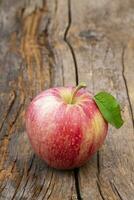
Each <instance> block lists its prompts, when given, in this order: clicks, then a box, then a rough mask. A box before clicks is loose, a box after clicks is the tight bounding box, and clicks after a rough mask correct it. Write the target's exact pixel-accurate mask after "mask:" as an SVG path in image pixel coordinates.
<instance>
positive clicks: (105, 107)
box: [94, 92, 124, 128]
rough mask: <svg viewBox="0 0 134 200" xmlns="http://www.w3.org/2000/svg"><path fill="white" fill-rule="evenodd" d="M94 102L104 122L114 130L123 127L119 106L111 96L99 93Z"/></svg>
mask: <svg viewBox="0 0 134 200" xmlns="http://www.w3.org/2000/svg"><path fill="white" fill-rule="evenodd" d="M94 100H95V102H96V104H97V106H98V107H99V110H100V112H101V113H102V115H103V117H104V119H105V120H106V121H108V122H109V123H110V124H112V125H113V126H115V127H116V128H120V127H121V126H122V125H123V123H124V122H123V120H122V117H121V108H120V105H119V103H118V102H117V100H116V99H115V98H114V97H113V96H112V95H111V94H109V93H107V92H99V93H98V94H96V95H95V96H94Z"/></svg>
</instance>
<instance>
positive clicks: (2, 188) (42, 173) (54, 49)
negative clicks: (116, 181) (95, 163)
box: [0, 0, 77, 200]
mask: <svg viewBox="0 0 134 200" xmlns="http://www.w3.org/2000/svg"><path fill="white" fill-rule="evenodd" d="M7 10H8V13H9V14H10V17H9V18H8V20H7V18H6V17H7ZM62 10H64V13H63V15H61V13H62ZM0 20H1V22H2V26H3V27H2V30H1V31H0V35H1V38H0V51H1V55H0V91H1V94H0V102H1V105H2V106H1V107H0V112H1V116H0V119H1V120H0V122H1V124H0V131H1V132H0V156H1V160H0V199H1V200H5V199H9V200H13V199H16V200H18V199H31V200H34V199H38V200H40V199H48V198H49V199H55V200H57V199H58V200H62V199H77V194H76V191H75V178H74V171H71V170H70V171H64V172H62V171H58V170H54V169H51V168H49V167H48V166H47V165H46V164H45V163H44V162H43V161H41V160H40V159H39V158H38V157H36V156H35V155H34V153H33V151H32V149H31V146H30V144H29V142H28V138H27V135H26V133H25V121H24V115H25V108H26V106H27V105H28V103H29V102H30V100H31V98H33V97H34V96H35V95H36V94H38V93H39V92H40V91H41V90H43V89H45V88H48V87H50V86H58V85H63V84H75V68H74V63H73V57H72V54H71V52H70V49H69V47H68V45H67V43H66V36H65V34H66V30H67V29H68V23H69V22H68V2H67V1H64V2H63V1H58V2H57V1H55V2H54V1H46V3H44V2H43V1H42V0H40V1H19V2H18V1H16V0H12V1H9V0H6V1H3V2H2V4H1V13H0ZM57 24H58V25H57Z"/></svg>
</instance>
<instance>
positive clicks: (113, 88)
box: [68, 0, 134, 200]
mask: <svg viewBox="0 0 134 200" xmlns="http://www.w3.org/2000/svg"><path fill="white" fill-rule="evenodd" d="M122 5H123V6H122ZM131 6H132V1H127V2H126V1H123V2H122V1H118V0H117V1H112V2H111V1H97V0H95V1H91V0H85V1H80V0H77V1H76V0H73V1H72V2H71V4H70V13H71V14H70V15H71V26H70V30H69V36H68V40H69V42H70V44H71V46H72V49H73V51H74V55H75V59H76V63H77V69H78V79H79V81H85V82H86V83H87V85H88V88H89V90H91V91H92V92H93V93H96V92H98V91H100V90H106V91H108V92H111V93H112V94H113V95H115V96H116V97H117V98H118V99H119V101H120V102H121V104H122V107H123V117H124V120H125V124H124V126H123V127H122V128H121V129H120V130H116V129H115V128H113V127H111V126H110V127H109V133H108V136H107V139H106V141H105V143H104V145H103V147H102V148H101V149H100V150H99V152H98V153H97V154H96V155H94V156H93V157H92V159H91V160H90V161H89V162H88V163H87V165H85V166H83V167H82V168H80V171H79V190H80V195H81V198H82V199H90V200H94V199H100V200H101V199H103V200H104V199H107V200H118V199H123V200H128V199H130V200H133V196H134V183H133V176H134V173H133V170H134V168H133V166H134V157H133V151H134V136H133V123H132V116H131V112H130V104H129V101H128V93H127V88H126V86H127V85H126V84H125V82H124V76H123V74H122V72H123V63H122V58H123V54H124V45H125V44H127V42H128V40H129V38H131V37H133V31H134V29H133V26H132V23H131V20H132V18H133V12H131V9H132V7H131ZM119 13H120V15H119ZM126 20H127V23H126ZM124 24H125V26H124ZM127 55H128V54H127V53H126V57H125V58H126V59H127V61H126V62H128V59H129V58H130V59H129V63H130V64H129V66H130V65H131V66H132V62H133V61H132V60H133V59H132V52H131V51H130V53H129V58H127ZM124 61H125V60H124ZM126 65H127V64H126ZM131 68H132V67H131ZM129 69H130V68H129ZM128 71H129V70H128ZM131 72H132V71H129V74H130V73H131ZM131 76H132V75H131ZM132 80H133V79H132V78H131V81H130V83H129V84H128V87H129V89H130V87H131V88H132ZM128 82H129V81H128ZM128 82H127V83H128ZM129 91H130V90H129ZM131 95H132V93H131V91H130V96H131ZM130 98H131V100H132V96H131V97H130Z"/></svg>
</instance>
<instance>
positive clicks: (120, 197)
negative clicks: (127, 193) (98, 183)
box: [110, 183, 123, 200]
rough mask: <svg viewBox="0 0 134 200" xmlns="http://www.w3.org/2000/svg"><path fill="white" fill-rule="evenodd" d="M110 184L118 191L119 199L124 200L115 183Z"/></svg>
mask: <svg viewBox="0 0 134 200" xmlns="http://www.w3.org/2000/svg"><path fill="white" fill-rule="evenodd" d="M110 184H112V185H113V188H114V190H115V191H116V193H115V194H116V195H117V196H118V197H119V199H120V200H123V198H122V196H121V194H120V193H119V191H118V189H117V187H116V186H115V183H110Z"/></svg>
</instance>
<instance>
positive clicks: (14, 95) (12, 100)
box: [0, 91, 16, 131]
mask: <svg viewBox="0 0 134 200" xmlns="http://www.w3.org/2000/svg"><path fill="white" fill-rule="evenodd" d="M10 96H11V99H10V100H9V102H8V109H7V111H6V113H5V116H4V117H3V121H2V123H1V126H0V131H1V130H2V128H3V125H4V122H5V121H6V119H7V117H8V115H9V113H10V111H11V109H12V107H13V104H14V102H15V98H16V94H15V91H12V93H11V95H10Z"/></svg>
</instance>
